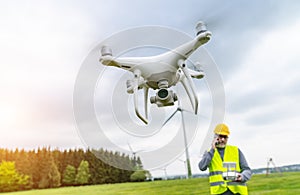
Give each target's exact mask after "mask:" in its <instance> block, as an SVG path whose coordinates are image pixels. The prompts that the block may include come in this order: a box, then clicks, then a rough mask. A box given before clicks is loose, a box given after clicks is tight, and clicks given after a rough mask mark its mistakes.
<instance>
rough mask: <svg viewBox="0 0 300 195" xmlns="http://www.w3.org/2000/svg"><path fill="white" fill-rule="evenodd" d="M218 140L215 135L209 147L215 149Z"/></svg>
mask: <svg viewBox="0 0 300 195" xmlns="http://www.w3.org/2000/svg"><path fill="white" fill-rule="evenodd" d="M218 141H219V138H218V137H215V138H214V140H213V141H212V143H211V148H212V149H216V143H217V142H218Z"/></svg>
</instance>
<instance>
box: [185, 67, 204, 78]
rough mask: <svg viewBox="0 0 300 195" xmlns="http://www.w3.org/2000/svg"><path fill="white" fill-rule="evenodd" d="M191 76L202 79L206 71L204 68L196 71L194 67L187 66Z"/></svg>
mask: <svg viewBox="0 0 300 195" xmlns="http://www.w3.org/2000/svg"><path fill="white" fill-rule="evenodd" d="M187 69H188V71H189V73H190V75H191V77H192V78H196V79H202V78H203V77H204V72H203V71H202V70H199V71H195V70H192V69H189V68H187Z"/></svg>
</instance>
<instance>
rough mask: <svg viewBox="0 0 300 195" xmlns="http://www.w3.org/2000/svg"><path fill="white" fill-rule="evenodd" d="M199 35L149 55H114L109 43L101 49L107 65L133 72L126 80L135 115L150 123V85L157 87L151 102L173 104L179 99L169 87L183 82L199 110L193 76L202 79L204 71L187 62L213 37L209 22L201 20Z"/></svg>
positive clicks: (162, 104) (159, 104) (163, 104)
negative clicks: (140, 100) (140, 96)
mask: <svg viewBox="0 0 300 195" xmlns="http://www.w3.org/2000/svg"><path fill="white" fill-rule="evenodd" d="M196 30H197V36H196V37H195V38H194V39H193V40H191V41H189V42H187V43H185V44H182V45H180V46H179V47H177V48H175V49H173V50H171V51H168V52H165V53H163V54H160V55H155V56H150V57H113V56H112V50H111V49H110V48H109V47H108V46H103V47H102V49H101V55H102V56H101V57H100V60H99V61H100V62H101V63H102V64H103V65H106V66H115V67H118V68H122V69H125V70H128V71H130V72H132V73H133V74H134V77H133V78H132V79H131V80H127V83H126V84H127V92H128V93H129V94H134V97H133V99H134V108H135V113H136V115H137V116H138V117H139V118H140V119H141V120H142V121H143V122H144V123H145V124H148V103H147V101H148V91H149V88H152V89H154V90H158V91H157V93H156V95H155V96H153V97H150V102H151V103H152V104H153V103H155V104H156V105H157V106H158V107H163V106H172V105H174V102H175V101H177V95H176V94H175V93H174V92H173V91H172V90H171V89H169V88H170V87H172V86H175V85H176V84H177V83H178V82H181V83H182V85H183V87H184V88H185V91H186V93H187V94H188V96H189V99H190V102H191V105H192V108H193V110H194V113H195V114H197V111H198V97H197V94H196V90H195V85H194V83H193V81H192V78H197V79H201V78H203V77H204V73H203V71H201V70H192V69H189V68H188V67H187V66H186V63H185V62H186V60H187V59H188V57H189V56H190V55H191V54H192V53H193V52H194V51H195V50H196V49H198V48H199V47H200V46H201V45H203V44H205V43H207V42H208V41H209V40H210V37H211V32H209V31H207V29H206V25H205V24H204V23H203V22H199V23H198V24H197V26H196ZM139 89H144V106H145V107H144V108H145V109H144V111H145V114H144V116H143V115H142V114H141V113H140V111H139V109H138V90H139Z"/></svg>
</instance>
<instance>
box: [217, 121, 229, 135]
mask: <svg viewBox="0 0 300 195" xmlns="http://www.w3.org/2000/svg"><path fill="white" fill-rule="evenodd" d="M214 133H215V134H218V135H227V136H228V135H229V134H230V132H229V129H228V127H227V125H225V124H222V123H221V124H218V125H217V126H216V128H215V130H214Z"/></svg>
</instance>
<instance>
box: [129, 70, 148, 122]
mask: <svg viewBox="0 0 300 195" xmlns="http://www.w3.org/2000/svg"><path fill="white" fill-rule="evenodd" d="M139 79H140V74H139V72H135V74H134V88H133V101H134V110H135V114H136V115H137V116H138V117H139V118H140V119H141V120H142V121H143V122H144V123H145V124H148V120H147V118H148V117H147V115H146V118H144V117H143V116H142V115H141V114H140V112H139V109H138V87H139ZM147 96H148V92H147Z"/></svg>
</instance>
